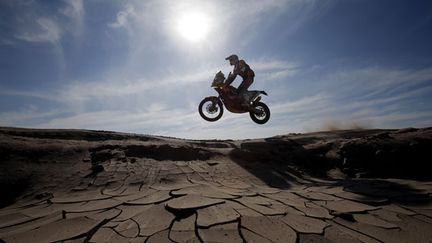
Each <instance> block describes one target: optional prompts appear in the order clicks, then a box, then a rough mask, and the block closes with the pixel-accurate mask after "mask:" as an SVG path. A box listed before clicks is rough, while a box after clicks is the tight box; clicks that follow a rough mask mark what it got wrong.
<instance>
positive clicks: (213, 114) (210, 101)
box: [198, 97, 223, 122]
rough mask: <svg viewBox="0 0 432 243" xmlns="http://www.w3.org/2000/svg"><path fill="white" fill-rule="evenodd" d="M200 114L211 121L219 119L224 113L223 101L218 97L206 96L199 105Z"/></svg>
mask: <svg viewBox="0 0 432 243" xmlns="http://www.w3.org/2000/svg"><path fill="white" fill-rule="evenodd" d="M198 112H199V114H200V116H201V117H202V118H203V119H204V120H206V121H209V122H214V121H217V120H219V119H220V118H221V117H222V115H223V105H222V102H221V101H220V100H219V99H218V98H216V97H212V98H210V97H207V98H204V99H203V100H202V101H201V103H200V104H199V106H198Z"/></svg>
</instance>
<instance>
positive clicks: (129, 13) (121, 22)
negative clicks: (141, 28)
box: [108, 4, 136, 28]
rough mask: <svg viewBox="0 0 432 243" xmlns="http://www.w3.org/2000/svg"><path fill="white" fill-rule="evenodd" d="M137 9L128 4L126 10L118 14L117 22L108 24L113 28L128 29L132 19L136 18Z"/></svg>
mask: <svg viewBox="0 0 432 243" xmlns="http://www.w3.org/2000/svg"><path fill="white" fill-rule="evenodd" d="M135 16H136V14H135V8H134V6H133V5H131V4H127V5H126V6H125V8H124V9H123V10H121V11H119V12H118V13H117V17H116V20H115V21H114V22H113V23H110V24H108V26H110V27H112V28H120V27H127V24H128V21H129V19H130V18H132V17H135Z"/></svg>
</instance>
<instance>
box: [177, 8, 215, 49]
mask: <svg viewBox="0 0 432 243" xmlns="http://www.w3.org/2000/svg"><path fill="white" fill-rule="evenodd" d="M177 23H178V25H177V31H178V32H179V34H180V35H181V36H182V37H183V38H185V39H186V40H188V41H191V42H199V41H202V40H204V39H205V37H206V36H207V34H208V32H209V19H208V17H207V16H206V15H205V14H203V13H199V12H190V13H185V14H183V15H182V16H180V17H179V19H178V22H177Z"/></svg>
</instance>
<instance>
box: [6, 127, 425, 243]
mask: <svg viewBox="0 0 432 243" xmlns="http://www.w3.org/2000/svg"><path fill="white" fill-rule="evenodd" d="M430 134H431V130H430V129H424V130H421V129H420V130H418V129H409V130H403V131H393V130H392V131H381V130H380V131H361V132H353V131H349V132H339V133H336V132H332V133H316V134H309V135H302V134H292V135H286V136H278V137H273V138H269V139H255V140H238V141H233V140H223V141H217V140H211V141H210V140H208V141H207V140H206V141H204V140H201V141H196V140H184V139H176V138H167V137H156V136H144V135H132V134H121V133H112V132H97V131H81V130H76V131H72V130H30V129H12V128H2V129H1V131H0V155H1V157H2V162H1V164H0V166H1V171H2V172H1V173H2V174H1V178H2V179H1V180H0V182H1V186H2V195H3V199H2V202H1V203H2V208H1V209H0V239H1V240H0V242H1V241H3V242H224V243H226V242H260V243H261V242H432V201H431V194H432V182H431V178H430V175H429V172H424V170H425V169H424V168H422V167H421V166H422V165H424V164H426V162H425V161H423V162H422V163H423V164H420V163H419V164H416V163H417V162H412V161H402V162H403V163H404V164H409V163H411V165H415V166H416V170H415V171H418V173H417V174H416V173H412V172H413V171H411V170H412V168H411V169H409V168H407V167H406V166H405V167H403V166H402V167H401V163H402V162H401V163H399V162H398V163H396V161H394V162H395V163H394V167H395V168H391V167H390V168H389V167H388V164H384V166H385V167H386V168H387V170H388V171H387V170H386V171H383V169H382V166H381V167H380V166H378V165H377V162H375V163H374V164H371V163H370V161H384V162H385V163H387V160H392V159H393V160H394V159H395V158H396V157H400V158H401V157H403V156H401V153H403V154H404V155H409V154H410V153H411V152H410V151H408V150H406V149H405V144H408V145H407V146H408V147H409V148H414V149H415V150H414V154H415V155H413V156H414V157H413V156H411V157H410V158H414V159H417V160H421V157H422V156H423V154H422V153H424V152H427V153H429V151H430V149H431V146H430V144H431V143H430V142H431V141H432V140H431V136H430ZM353 144H354V145H355V146H356V147H355V148H356V149H357V148H358V147H360V149H357V150H355V152H353V151H354V150H353V149H352V148H353V146H354V145H353ZM365 144H366V145H368V146H365ZM395 144H396V145H397V146H396V145H395ZM413 144H414V145H413ZM365 148H373V155H374V156H376V157H374V158H371V157H368V156H369V155H368V150H367V149H365ZM389 148H391V149H389ZM395 148H396V149H395ZM389 151H392V152H389ZM400 151H402V152H400ZM353 154H354V155H355V156H353ZM359 154H360V155H359ZM365 154H366V155H367V156H366V155H365ZM383 154H384V155H388V156H387V157H383ZM361 156H366V157H361ZM416 156H417V157H419V158H417V157H416ZM362 158H363V159H364V163H362V164H361V166H359V160H361V159H362ZM403 159H406V158H405V157H403ZM384 162H383V163H384ZM390 162H391V161H390ZM424 166H426V165H424ZM389 171H391V172H389ZM403 171H406V174H403ZM415 171H414V172H415ZM392 173H393V174H392ZM413 174H414V175H415V174H416V175H417V176H418V177H415V176H413ZM380 175H382V176H381V177H379V176H380ZM401 175H405V176H401Z"/></svg>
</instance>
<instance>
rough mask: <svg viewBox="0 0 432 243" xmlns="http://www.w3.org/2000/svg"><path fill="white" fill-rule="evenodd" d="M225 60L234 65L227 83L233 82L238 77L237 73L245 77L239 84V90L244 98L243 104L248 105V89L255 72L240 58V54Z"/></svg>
mask: <svg viewBox="0 0 432 243" xmlns="http://www.w3.org/2000/svg"><path fill="white" fill-rule="evenodd" d="M225 60H228V61H229V62H230V65H231V66H234V70H233V72H232V73H230V75H228V78H227V79H226V80H225V85H227V86H228V85H230V84H231V83H232V82H234V79H235V78H236V77H237V75H240V77H242V78H243V81H242V82H241V84H240V85H239V86H238V88H237V92H238V94H239V95H240V96H241V97H242V98H243V99H242V106H246V107H247V106H249V100H248V97H247V96H246V91H247V89H248V88H249V87H250V86H251V85H252V83H253V81H254V77H255V73H254V71H253V70H252V69H251V68H250V67H249V65H248V64H247V63H246V62H245V61H244V60H239V58H238V56H237V55H235V54H233V55H231V56H229V57H227V58H225Z"/></svg>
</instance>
